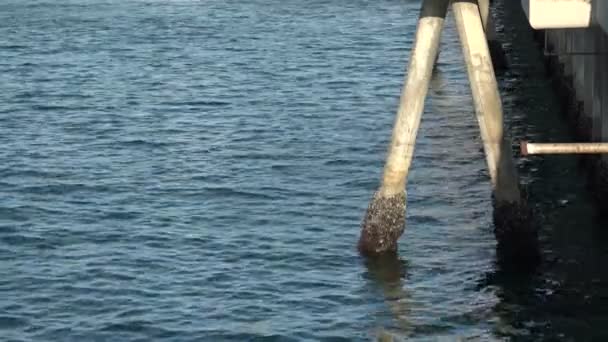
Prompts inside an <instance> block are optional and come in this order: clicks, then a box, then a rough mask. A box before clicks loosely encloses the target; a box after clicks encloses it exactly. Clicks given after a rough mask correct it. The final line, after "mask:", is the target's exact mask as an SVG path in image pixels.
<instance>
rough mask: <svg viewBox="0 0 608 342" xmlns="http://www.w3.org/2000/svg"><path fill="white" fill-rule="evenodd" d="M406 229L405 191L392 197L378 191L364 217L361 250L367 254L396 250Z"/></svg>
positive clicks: (359, 246) (360, 242)
mask: <svg viewBox="0 0 608 342" xmlns="http://www.w3.org/2000/svg"><path fill="white" fill-rule="evenodd" d="M404 229H405V192H402V193H400V194H397V195H393V196H390V197H386V196H383V195H382V194H381V193H379V192H376V193H375V194H374V197H373V198H372V200H371V201H370V204H369V206H368V208H367V212H366V213H365V218H364V219H363V224H362V226H361V237H360V238H359V244H358V248H359V251H360V252H361V253H362V254H366V255H373V254H381V253H386V252H396V251H397V240H399V237H400V236H401V234H403V230H404Z"/></svg>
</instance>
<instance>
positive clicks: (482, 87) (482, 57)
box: [452, 0, 537, 258]
mask: <svg viewBox="0 0 608 342" xmlns="http://www.w3.org/2000/svg"><path fill="white" fill-rule="evenodd" d="M452 12H453V13H454V18H455V21H456V26H457V28H458V35H459V37H460V41H461V45H462V51H463V55H464V59H465V62H466V65H467V73H468V77H469V81H470V83H471V91H472V93H473V100H474V102H475V114H476V116H477V121H478V123H479V128H480V130H481V138H482V140H483V145H484V152H485V155H486V162H487V165H488V169H489V173H490V177H491V181H492V188H493V193H494V205H495V208H494V223H495V233H496V237H497V240H498V244H499V248H502V250H503V251H506V253H507V254H508V255H509V256H508V258H513V257H515V256H518V257H519V256H530V257H531V256H534V255H535V254H536V252H537V248H536V244H537V234H536V231H535V229H534V228H533V227H532V226H531V224H530V217H529V216H530V214H529V211H528V208H527V207H526V203H525V201H523V200H522V195H521V192H520V188H519V177H518V174H517V169H516V167H515V163H514V161H513V157H512V151H511V141H510V139H509V138H508V137H507V136H506V135H505V134H504V128H503V125H504V123H503V113H502V103H501V100H500V94H499V92H498V84H497V82H496V76H495V74H494V69H493V66H492V60H491V57H490V51H489V47H488V43H487V41H486V36H485V34H484V28H483V24H482V20H481V17H480V11H479V7H478V5H477V1H475V0H453V2H452ZM503 247H504V248H503Z"/></svg>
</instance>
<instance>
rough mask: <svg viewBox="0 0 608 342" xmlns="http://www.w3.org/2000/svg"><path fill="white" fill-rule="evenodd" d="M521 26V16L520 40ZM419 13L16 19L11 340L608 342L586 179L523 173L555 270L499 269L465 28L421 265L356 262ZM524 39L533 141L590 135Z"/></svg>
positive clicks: (6, 231)
mask: <svg viewBox="0 0 608 342" xmlns="http://www.w3.org/2000/svg"><path fill="white" fill-rule="evenodd" d="M515 7H516V6H514V5H509V4H506V5H505V6H504V8H503V6H502V5H501V4H499V5H498V8H496V9H495V10H496V15H497V18H498V20H497V21H498V22H499V24H502V23H503V21H502V20H504V19H500V18H509V17H513V18H518V16H517V13H516V12H515V11H516V9H515ZM418 9H419V2H418V1H392V0H379V1H365V0H354V1H340V0H324V1H320V0H313V1H308V2H301V1H295V0H285V1H278V0H250V1H233V0H202V1H195V0H164V1H161V0H124V1H118V0H56V1H42V0H27V1H22V0H3V1H1V2H0V146H2V148H0V294H1V296H0V339H2V340H6V341H151V340H163V341H304V340H310V341H318V340H328V341H329V340H331V341H354V340H362V341H365V340H373V339H375V338H377V337H379V336H385V337H386V336H389V335H391V336H393V337H395V338H396V339H420V340H429V339H430V340H436V339H438V338H446V339H448V340H452V339H456V338H461V337H462V338H472V339H476V338H477V339H481V340H491V339H502V338H509V337H511V338H530V339H544V338H549V339H550V338H564V339H576V338H580V337H584V336H596V337H598V336H605V335H603V334H605V333H606V330H605V328H603V327H602V322H605V321H606V319H607V318H608V312H606V310H605V309H603V307H604V305H602V304H603V303H605V302H606V300H607V299H606V298H608V297H606V291H605V290H603V288H604V287H605V286H604V284H605V283H606V280H607V278H606V274H605V272H604V271H603V270H602V265H603V263H602V261H605V260H607V255H608V253H607V252H606V248H605V247H604V246H603V244H601V243H600V241H598V239H597V234H598V230H597V229H596V228H597V223H596V222H594V221H593V215H594V213H593V207H592V206H591V205H590V204H589V203H590V201H589V196H588V194H587V193H586V192H585V190H584V188H583V185H584V184H581V182H580V181H576V180H575V179H576V178H577V177H575V176H576V175H577V172H578V171H577V169H576V163H575V162H574V161H573V160H572V159H567V158H547V159H538V158H537V159H534V158H532V159H519V166H520V169H521V172H522V180H523V181H524V182H525V183H526V184H527V185H528V186H529V188H530V190H531V203H532V204H533V205H534V207H535V209H536V210H538V211H539V212H542V213H543V214H542V215H540V216H541V217H540V218H539V220H540V221H541V224H542V231H541V238H542V242H543V255H544V257H545V258H544V260H545V261H544V263H543V265H542V266H541V268H540V269H539V270H538V271H537V272H536V273H533V274H525V275H513V274H510V273H505V272H503V271H501V269H500V267H499V266H497V265H496V263H495V240H494V236H493V233H492V220H491V218H492V215H491V213H492V212H491V203H490V196H491V194H490V184H489V179H488V175H487V172H486V169H485V161H484V157H483V153H482V145H481V141H480V138H479V132H478V128H477V123H476V121H475V117H474V111H473V106H472V101H471V95H470V90H469V85H468V81H467V78H466V72H465V70H464V67H463V62H462V56H461V53H460V47H459V45H458V37H457V33H456V30H455V27H454V23H453V21H452V19H451V18H449V19H448V21H447V23H446V27H445V31H444V35H443V42H442V51H441V56H440V59H439V61H438V65H437V69H436V71H435V75H434V78H433V81H432V84H431V89H430V92H429V99H428V101H427V105H426V109H425V113H424V117H423V122H422V126H421V131H420V133H419V135H418V137H419V138H418V144H417V147H416V158H415V160H414V165H413V169H412V172H411V174H410V178H409V181H408V211H407V229H406V232H405V234H404V236H403V238H402V239H401V244H400V254H399V257H398V258H391V259H388V260H382V261H378V260H365V259H363V258H361V257H360V256H359V255H358V253H357V251H356V250H355V244H356V241H357V238H358V234H359V224H360V221H361V218H362V217H363V213H364V210H365V208H366V206H367V203H368V200H369V198H370V197H371V195H372V193H373V191H374V189H376V187H377V186H378V181H379V177H380V174H381V170H382V166H383V161H384V157H385V151H386V147H387V142H388V139H389V136H390V131H391V126H392V123H393V119H394V113H395V110H396V107H397V102H398V97H399V93H400V89H401V84H402V81H403V75H404V72H405V68H406V64H407V59H408V56H409V50H410V48H411V44H412V40H413V34H414V30H415V24H416V19H417V15H418ZM512 20H516V19H512ZM501 28H502V29H501V33H500V36H501V39H503V40H504V46H505V48H506V49H507V51H508V54H509V58H510V61H511V64H512V65H511V69H510V70H509V71H507V73H505V74H503V75H501V76H500V81H501V87H502V92H503V100H504V107H505V115H506V117H507V120H508V125H509V127H510V128H511V131H512V133H513V135H514V137H516V138H517V137H538V138H539V139H542V138H546V137H556V136H557V137H560V136H561V137H565V136H567V128H566V127H565V126H564V125H563V124H560V123H559V115H558V112H559V107H558V106H557V101H556V99H555V95H553V94H552V93H551V90H550V89H549V83H548V81H547V80H546V78H545V76H544V74H543V70H542V66H541V65H540V64H539V63H540V59H539V56H538V52H537V51H536V50H534V49H533V47H532V44H533V43H532V41H531V38H530V37H528V36H526V35H525V33H524V32H525V31H524V30H518V29H517V28H510V27H508V25H505V26H501ZM526 44H527V45H526ZM520 46H524V47H525V49H520V48H519V47H520ZM531 112H533V113H534V115H530V113H531ZM547 122H549V124H547ZM594 334H595V335H594Z"/></svg>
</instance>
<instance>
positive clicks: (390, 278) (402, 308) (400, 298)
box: [364, 253, 412, 341]
mask: <svg viewBox="0 0 608 342" xmlns="http://www.w3.org/2000/svg"><path fill="white" fill-rule="evenodd" d="M364 264H365V267H366V269H367V273H366V278H367V279H368V280H369V283H370V285H371V286H372V288H373V289H374V290H375V291H373V292H380V294H381V295H382V297H383V298H384V302H385V304H386V306H387V307H388V309H389V311H390V315H391V317H390V320H391V321H393V322H394V323H395V326H394V327H391V328H394V329H389V328H382V329H380V330H379V331H377V332H376V334H377V338H378V340H379V341H393V340H394V338H395V337H398V336H403V335H406V334H407V333H408V332H410V331H411V330H412V323H411V322H410V321H409V320H408V317H409V316H410V305H409V303H410V296H409V294H408V293H407V292H406V290H405V287H404V281H405V279H406V278H407V262H406V261H405V260H403V259H401V258H400V257H399V255H398V254H397V253H387V254H383V255H379V256H373V257H366V258H365V259H364Z"/></svg>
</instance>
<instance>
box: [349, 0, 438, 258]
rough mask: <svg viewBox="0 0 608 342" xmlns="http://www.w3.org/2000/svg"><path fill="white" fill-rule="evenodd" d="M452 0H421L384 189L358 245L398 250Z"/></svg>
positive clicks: (378, 194)
mask: <svg viewBox="0 0 608 342" xmlns="http://www.w3.org/2000/svg"><path fill="white" fill-rule="evenodd" d="M448 3H449V0H423V1H422V7H421V10H420V18H419V20H418V26H417V28H416V38H415V42H414V47H413V49H412V52H411V56H410V62H409V67H408V75H407V78H406V82H405V86H404V88H403V91H402V93H401V99H400V102H399V109H398V111H397V117H396V120H395V124H394V128H393V135H392V139H391V144H390V147H389V151H388V156H387V160H386V165H385V167H384V175H383V178H382V185H381V186H380V189H379V190H378V191H377V192H376V193H375V194H374V196H373V198H372V199H371V201H370V204H369V207H368V209H367V212H366V214H365V218H364V220H363V224H362V229H361V237H360V239H359V250H360V251H361V252H362V253H366V254H370V253H371V254H376V253H383V252H391V251H396V250H397V240H398V239H399V237H400V236H401V234H402V233H403V229H404V224H405V206H406V193H405V182H406V179H407V174H408V171H409V167H410V164H411V162H412V155H413V152H414V144H415V141H416V134H417V132H418V127H419V126H420V117H421V115H422V112H423V110H424V100H425V98H426V94H427V91H428V88H429V83H430V80H431V74H432V71H433V65H434V62H435V59H436V56H437V52H438V50H439V40H440V37H441V30H442V28H443V22H444V20H445V15H446V12H447V7H448Z"/></svg>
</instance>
